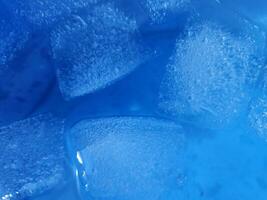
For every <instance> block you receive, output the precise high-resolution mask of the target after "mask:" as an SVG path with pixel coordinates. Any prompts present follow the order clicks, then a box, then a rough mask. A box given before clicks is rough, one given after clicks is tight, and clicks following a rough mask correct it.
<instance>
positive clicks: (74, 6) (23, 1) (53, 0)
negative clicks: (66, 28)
mask: <svg viewBox="0 0 267 200" xmlns="http://www.w3.org/2000/svg"><path fill="white" fill-rule="evenodd" d="M2 1H3V2H4V4H5V5H6V6H7V7H8V8H9V9H10V10H11V12H12V13H14V14H15V15H16V16H17V17H18V18H22V19H24V20H25V21H26V22H27V23H29V24H30V25H33V27H38V28H42V26H49V25H52V24H53V23H55V22H57V20H59V18H62V17H65V16H67V15H70V14H71V13H72V12H76V11H77V10H79V9H81V8H84V7H85V6H88V5H90V4H94V3H96V2H97V1H98V0H75V1H73V0H49V1H47V0H38V1H31V0H13V1H9V0H2Z"/></svg>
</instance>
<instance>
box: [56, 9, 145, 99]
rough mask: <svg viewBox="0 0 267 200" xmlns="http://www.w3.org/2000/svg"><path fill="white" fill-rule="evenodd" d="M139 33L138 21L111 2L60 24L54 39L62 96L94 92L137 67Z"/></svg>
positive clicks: (67, 96) (138, 61)
mask: <svg viewBox="0 0 267 200" xmlns="http://www.w3.org/2000/svg"><path fill="white" fill-rule="evenodd" d="M88 12H89V11H88ZM136 35H137V27H136V22H135V21H134V20H132V19H130V18H128V17H127V16H126V15H125V14H123V13H122V12H120V11H119V10H118V9H116V8H115V7H114V6H113V5H111V4H104V5H100V6H97V7H94V8H92V9H90V12H89V13H86V14H84V15H81V16H78V15H73V16H72V17H71V18H70V19H68V20H65V21H64V22H63V23H62V24H60V25H59V26H58V27H57V28H56V29H55V30H54V31H53V33H52V36H51V42H52V48H53V55H54V58H55V60H56V63H57V74H58V80H59V87H60V89H61V92H62V93H63V96H64V97H65V98H66V99H70V98H73V97H77V96H82V95H85V94H88V93H91V92H93V91H95V90H97V89H99V88H103V87H105V86H106V85H108V84H110V83H111V82H113V81H115V80H116V79H118V78H120V77H122V76H123V75H125V74H127V73H129V72H130V71H132V70H134V69H135V68H136V67H137V66H138V65H139V64H140V62H141V61H142V60H141V55H140V47H139V45H138V42H137V36H136Z"/></svg>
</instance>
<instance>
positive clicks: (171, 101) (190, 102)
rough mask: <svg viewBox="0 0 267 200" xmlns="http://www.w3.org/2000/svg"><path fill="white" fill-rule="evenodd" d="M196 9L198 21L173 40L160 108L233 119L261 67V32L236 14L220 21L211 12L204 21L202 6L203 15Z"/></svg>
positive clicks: (207, 119) (215, 121) (219, 122)
mask: <svg viewBox="0 0 267 200" xmlns="http://www.w3.org/2000/svg"><path fill="white" fill-rule="evenodd" d="M205 9H207V8H205ZM214 12H215V11H214ZM199 13H200V14H199ZM199 13H198V14H197V16H196V18H195V19H194V20H195V21H197V23H194V20H193V22H191V23H189V28H188V29H187V30H186V31H185V34H184V36H183V35H182V36H180V37H179V39H178V40H177V42H176V47H175V51H174V53H173V55H172V56H171V58H170V61H169V64H168V66H167V71H166V74H165V77H164V78H163V81H162V85H161V92H160V107H161V109H162V110H163V111H164V112H165V113H168V114H170V115H173V116H180V115H182V116H186V117H196V118H195V120H196V121H198V120H199V121H200V122H201V123H202V125H204V126H206V125H207V126H209V127H212V126H213V125H214V127H220V126H223V125H227V124H229V123H230V122H232V121H233V119H235V118H236V117H238V115H239V114H240V113H241V112H242V111H243V110H244V109H245V107H246V105H247V102H248V101H249V99H250V97H249V92H248V91H249V90H250V89H251V88H253V87H254V85H255V83H256V80H257V77H258V75H259V72H260V68H261V67H262V66H263V58H264V57H263V54H264V43H263V41H265V34H264V33H263V32H261V31H260V30H259V28H258V27H254V26H253V25H251V24H250V23H248V22H246V21H243V20H242V19H239V18H237V19H234V18H233V19H232V21H229V19H227V20H223V21H222V20H221V17H222V16H216V15H214V16H215V18H214V19H210V21H208V20H207V18H208V17H207V16H208V14H207V10H205V15H206V16H202V15H201V13H202V12H201V11H199ZM212 16H213V14H212ZM216 17H217V18H218V19H216ZM235 17H236V16H235ZM241 24H243V26H244V28H243V27H242V28H240V27H241ZM238 27H239V28H238Z"/></svg>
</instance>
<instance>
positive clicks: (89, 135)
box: [69, 117, 185, 200]
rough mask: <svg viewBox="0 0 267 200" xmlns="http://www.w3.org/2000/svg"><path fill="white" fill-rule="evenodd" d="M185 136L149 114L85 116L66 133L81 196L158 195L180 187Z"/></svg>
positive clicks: (114, 197) (134, 196)
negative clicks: (100, 117) (90, 117)
mask: <svg viewBox="0 0 267 200" xmlns="http://www.w3.org/2000/svg"><path fill="white" fill-rule="evenodd" d="M184 142H185V140H184V135H183V131H182V129H181V127H180V126H179V125H177V124H175V123H173V122H170V121H166V120H162V119H155V118H149V117H111V118H102V119H88V120H84V121H81V122H79V123H78V124H76V125H75V126H74V127H73V128H72V129H71V131H70V133H69V143H70V145H69V146H70V149H71V153H72V155H73V156H76V158H75V163H76V169H77V170H76V175H77V178H78V181H79V184H80V186H79V188H80V189H81V194H82V197H83V199H90V198H92V199H124V200H125V199H160V198H164V197H167V196H168V194H169V192H172V191H176V190H179V188H180V186H181V184H182V180H183V178H182V177H183V175H182V171H183V170H182V160H183V158H182V151H183V147H184Z"/></svg>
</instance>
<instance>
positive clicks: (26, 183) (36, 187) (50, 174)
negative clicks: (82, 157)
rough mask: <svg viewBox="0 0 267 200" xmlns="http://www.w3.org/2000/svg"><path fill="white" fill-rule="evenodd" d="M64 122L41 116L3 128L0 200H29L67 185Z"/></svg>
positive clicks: (0, 150)
mask: <svg viewBox="0 0 267 200" xmlns="http://www.w3.org/2000/svg"><path fill="white" fill-rule="evenodd" d="M64 159H65V152H64V141H63V121H62V120H61V119H58V118H55V117H53V116H52V115H50V114H47V115H38V116H35V117H32V118H28V119H25V120H22V121H17V122H14V123H13V124H10V125H8V126H5V127H1V128H0V166H1V167H0V168H1V170H0V177H1V179H0V198H1V199H2V200H9V199H25V198H27V197H31V196H34V195H37V194H40V193H42V192H44V191H47V190H50V189H52V188H54V187H56V186H58V185H59V184H60V185H62V184H64V181H66V179H65V177H64V173H65V172H64V170H65V169H64V162H65V161H64Z"/></svg>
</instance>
